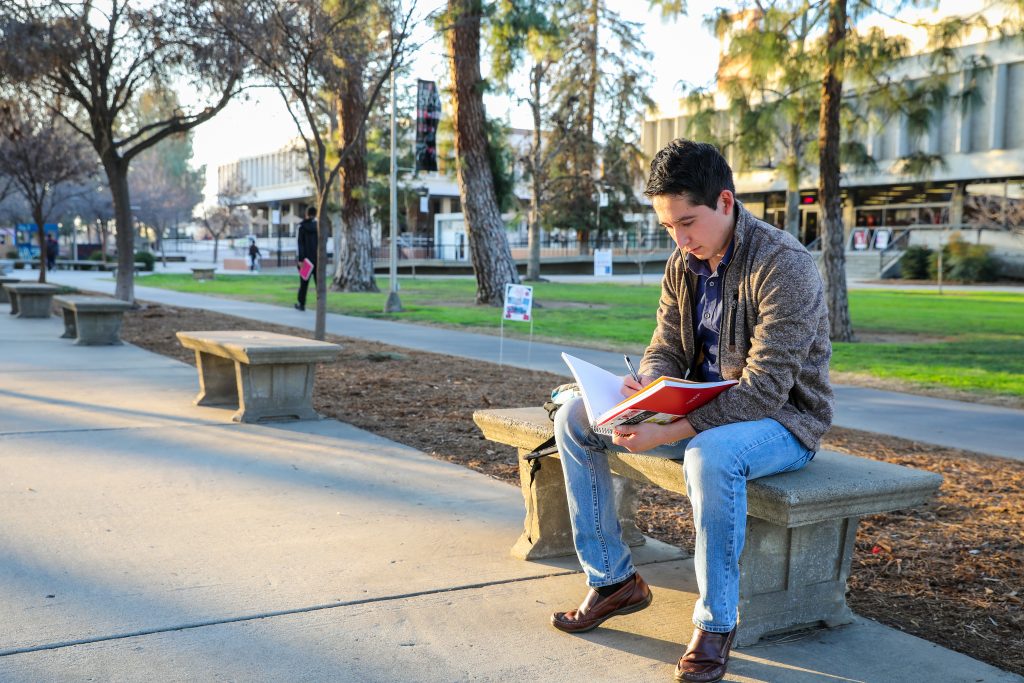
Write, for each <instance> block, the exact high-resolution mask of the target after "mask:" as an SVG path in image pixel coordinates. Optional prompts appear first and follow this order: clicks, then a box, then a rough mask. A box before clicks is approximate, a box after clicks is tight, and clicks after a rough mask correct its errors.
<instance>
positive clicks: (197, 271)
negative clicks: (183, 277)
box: [192, 266, 216, 280]
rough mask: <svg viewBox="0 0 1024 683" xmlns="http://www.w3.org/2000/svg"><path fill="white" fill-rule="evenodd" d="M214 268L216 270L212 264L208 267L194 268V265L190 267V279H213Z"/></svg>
mask: <svg viewBox="0 0 1024 683" xmlns="http://www.w3.org/2000/svg"><path fill="white" fill-rule="evenodd" d="M215 270H216V268H215V267H213V266H210V267H209V268H196V267H193V268H192V279H193V280H212V279H213V271H215Z"/></svg>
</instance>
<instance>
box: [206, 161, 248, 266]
mask: <svg viewBox="0 0 1024 683" xmlns="http://www.w3.org/2000/svg"><path fill="white" fill-rule="evenodd" d="M251 189H252V188H251V186H250V185H249V183H247V182H246V181H245V179H244V178H242V177H240V176H237V175H233V176H230V177H229V178H227V180H226V181H225V183H224V184H223V185H221V186H220V187H218V188H217V205H216V206H204V207H203V213H202V216H201V218H200V220H201V221H202V223H203V227H204V228H206V231H207V232H208V233H210V236H211V237H213V262H214V263H217V250H218V248H219V246H220V240H222V239H224V238H225V237H237V236H239V235H240V234H241V233H242V232H243V231H244V230H246V229H248V227H249V214H248V212H247V211H244V210H242V207H243V206H245V204H246V195H248V194H249V192H250V190H251Z"/></svg>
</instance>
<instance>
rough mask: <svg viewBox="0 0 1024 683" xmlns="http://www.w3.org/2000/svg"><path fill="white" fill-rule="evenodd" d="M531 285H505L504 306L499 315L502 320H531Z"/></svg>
mask: <svg viewBox="0 0 1024 683" xmlns="http://www.w3.org/2000/svg"><path fill="white" fill-rule="evenodd" d="M532 316H533V287H530V286H529V285H514V284H512V283H508V284H507V285H505V308H504V312H503V313H502V315H501V319H502V320H518V321H520V322H531V321H532V320H533V317H532Z"/></svg>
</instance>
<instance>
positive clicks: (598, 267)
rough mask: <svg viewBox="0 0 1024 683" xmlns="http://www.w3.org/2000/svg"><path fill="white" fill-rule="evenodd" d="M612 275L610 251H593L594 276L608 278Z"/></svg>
mask: <svg viewBox="0 0 1024 683" xmlns="http://www.w3.org/2000/svg"><path fill="white" fill-rule="evenodd" d="M611 274H612V250H611V249H595V250H594V275H595V277H601V276H608V275H611Z"/></svg>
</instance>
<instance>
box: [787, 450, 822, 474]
mask: <svg viewBox="0 0 1024 683" xmlns="http://www.w3.org/2000/svg"><path fill="white" fill-rule="evenodd" d="M811 460H814V451H810V450H809V451H805V452H804V454H803V455H801V456H800V457H799V458H797V459H796V460H794V461H793V462H792V463H790V464H789V465H786V466H785V467H783V468H782V469H781V470H779V473H782V472H795V471H797V470H798V469H800V468H801V467H803V466H804V465H806V464H807V463H809V462H810V461H811Z"/></svg>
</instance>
